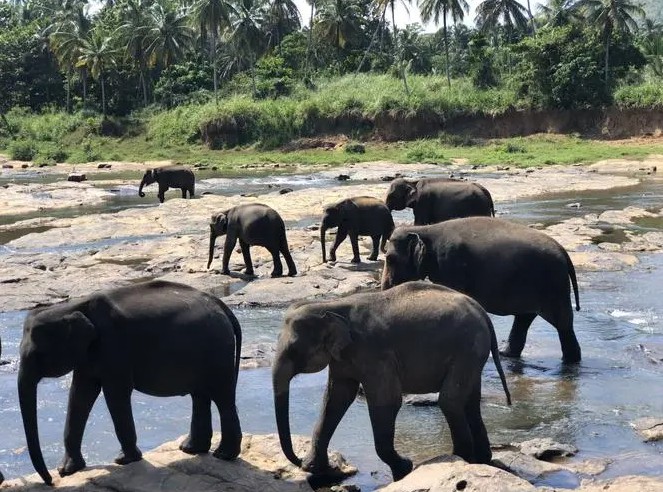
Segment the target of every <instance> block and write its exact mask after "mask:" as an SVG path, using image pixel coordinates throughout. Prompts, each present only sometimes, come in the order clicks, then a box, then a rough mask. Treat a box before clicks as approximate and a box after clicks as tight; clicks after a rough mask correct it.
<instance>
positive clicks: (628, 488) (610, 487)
mask: <svg viewBox="0 0 663 492" xmlns="http://www.w3.org/2000/svg"><path fill="white" fill-rule="evenodd" d="M577 490H579V491H580V492H636V491H637V492H661V491H662V490H663V480H662V479H661V478H656V477H640V476H633V475H628V476H625V477H618V478H612V479H610V480H601V481H596V482H590V481H588V480H584V481H583V482H582V485H581V487H580V488H579V489H577Z"/></svg>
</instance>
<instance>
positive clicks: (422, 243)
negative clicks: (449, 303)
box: [382, 217, 581, 363]
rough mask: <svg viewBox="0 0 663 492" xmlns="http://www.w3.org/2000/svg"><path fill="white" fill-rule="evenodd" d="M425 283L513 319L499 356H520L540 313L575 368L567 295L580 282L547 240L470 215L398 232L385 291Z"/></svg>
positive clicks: (576, 353) (392, 241) (384, 276)
mask: <svg viewBox="0 0 663 492" xmlns="http://www.w3.org/2000/svg"><path fill="white" fill-rule="evenodd" d="M426 277H428V278H429V279H430V280H431V281H432V282H435V283H437V284H442V285H446V286H447V287H451V288H452V289H455V290H457V291H459V292H463V293H464V294H467V295H469V296H471V297H473V298H474V299H476V300H477V301H479V303H480V304H481V305H482V306H483V307H484V309H485V310H486V311H488V312H489V313H493V314H497V315H501V316H505V315H509V314H513V315H515V319H514V321H513V327H512V328H511V333H510V334H509V341H508V344H507V346H506V347H505V348H504V350H502V354H503V355H506V356H509V357H520V354H521V353H522V351H523V348H524V347H525V340H526V338H527V331H528V330H529V327H530V325H531V324H532V321H534V318H536V316H537V315H539V316H541V317H542V318H543V319H545V320H546V321H547V322H548V323H550V324H551V325H553V326H554V327H555V328H556V329H557V334H558V336H559V341H560V343H561V346H562V355H563V359H564V362H569V363H575V362H579V361H580V358H581V355H580V345H579V344H578V340H577V339H576V335H575V333H574V331H573V308H572V306H571V289H570V287H569V278H570V279H571V284H572V285H573V290H574V294H575V301H576V309H577V310H580V300H579V296H578V282H577V280H576V273H575V268H574V267H573V262H572V261H571V258H570V257H569V255H568V253H567V252H566V250H565V249H564V248H563V247H562V246H561V245H560V244H559V243H558V242H557V241H555V240H554V239H552V238H551V237H550V236H548V235H547V234H545V233H543V232H540V231H537V230H534V229H531V228H529V227H526V226H523V225H520V224H514V223H512V222H508V221H505V220H501V219H494V218H488V217H468V218H464V219H455V220H449V221H446V222H442V223H440V224H434V225H429V226H409V227H399V228H397V229H396V230H395V231H394V233H393V234H392V235H391V239H390V240H389V246H388V247H387V254H386V259H385V264H384V271H383V274H382V288H383V289H388V288H390V287H393V286H394V285H398V284H400V283H403V282H407V281H410V280H417V279H425V278H426Z"/></svg>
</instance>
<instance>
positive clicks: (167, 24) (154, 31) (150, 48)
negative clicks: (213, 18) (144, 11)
mask: <svg viewBox="0 0 663 492" xmlns="http://www.w3.org/2000/svg"><path fill="white" fill-rule="evenodd" d="M150 13H151V14H150V15H151V21H150V24H149V26H150V27H149V29H148V31H147V34H146V39H147V41H148V43H149V44H148V45H147V48H146V49H145V52H146V54H147V57H148V63H149V64H150V65H152V66H155V65H158V66H160V67H162V68H165V67H167V66H169V65H171V64H173V63H175V62H177V61H179V60H182V59H183V58H184V55H185V53H186V50H187V48H188V47H189V46H191V45H192V44H193V39H194V33H193V30H192V29H191V27H190V26H189V18H188V16H187V12H186V11H185V10H183V9H180V8H177V7H175V6H174V5H173V4H172V2H169V1H168V0H161V1H158V2H156V3H155V4H154V5H153V6H152V8H151V9H150Z"/></svg>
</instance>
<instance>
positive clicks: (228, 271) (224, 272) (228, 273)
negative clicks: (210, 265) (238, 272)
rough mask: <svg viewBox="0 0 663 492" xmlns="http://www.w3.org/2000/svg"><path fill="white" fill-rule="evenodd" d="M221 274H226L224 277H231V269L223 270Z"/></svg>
mask: <svg viewBox="0 0 663 492" xmlns="http://www.w3.org/2000/svg"><path fill="white" fill-rule="evenodd" d="M221 273H222V274H224V275H230V269H229V268H224V269H223V270H221Z"/></svg>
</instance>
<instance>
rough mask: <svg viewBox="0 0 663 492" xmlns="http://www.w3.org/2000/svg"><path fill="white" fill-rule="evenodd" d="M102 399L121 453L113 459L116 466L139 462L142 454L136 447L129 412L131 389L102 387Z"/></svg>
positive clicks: (131, 416)
mask: <svg viewBox="0 0 663 492" xmlns="http://www.w3.org/2000/svg"><path fill="white" fill-rule="evenodd" d="M103 390H104V398H105V399H106V405H107V406H108V412H109V413H110V415H111V419H112V420H113V426H114V427H115V434H116V435H117V439H118V441H120V447H121V448H122V452H120V454H119V455H118V456H117V458H115V463H117V464H118V465H126V464H128V463H133V462H134V461H139V460H141V459H142V457H143V454H142V453H141V452H140V449H138V447H137V446H136V441H137V438H136V426H135V425H134V417H133V412H132V410H131V388H130V387H129V386H128V385H115V384H113V385H104V388H103Z"/></svg>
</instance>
